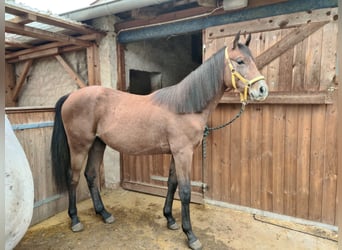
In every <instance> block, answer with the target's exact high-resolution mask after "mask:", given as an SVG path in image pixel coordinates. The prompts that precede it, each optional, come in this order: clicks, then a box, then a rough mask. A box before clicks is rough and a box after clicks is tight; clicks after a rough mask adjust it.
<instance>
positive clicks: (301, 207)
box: [296, 105, 312, 218]
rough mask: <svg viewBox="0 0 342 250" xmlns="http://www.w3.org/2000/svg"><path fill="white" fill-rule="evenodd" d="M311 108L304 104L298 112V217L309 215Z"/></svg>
mask: <svg viewBox="0 0 342 250" xmlns="http://www.w3.org/2000/svg"><path fill="white" fill-rule="evenodd" d="M311 109H312V107H311V106H310V105H305V106H302V107H300V108H299V112H298V148H297V175H296V177H297V181H296V183H297V186H296V188H297V197H296V216H297V217H300V218H308V215H309V191H310V189H309V185H310V170H309V169H310V144H311V142H310V141H311Z"/></svg>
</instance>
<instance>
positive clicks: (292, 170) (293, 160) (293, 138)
mask: <svg viewBox="0 0 342 250" xmlns="http://www.w3.org/2000/svg"><path fill="white" fill-rule="evenodd" d="M298 107H300V106H299V105H287V106H286V107H285V109H286V111H285V112H286V120H285V138H284V144H285V146H284V213H285V214H287V215H290V216H294V217H295V216H296V194H297V192H296V191H297V190H296V175H297V173H296V171H297V150H298V149H297V143H298V142H297V137H298V128H297V127H298Z"/></svg>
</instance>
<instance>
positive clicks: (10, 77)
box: [5, 63, 17, 107]
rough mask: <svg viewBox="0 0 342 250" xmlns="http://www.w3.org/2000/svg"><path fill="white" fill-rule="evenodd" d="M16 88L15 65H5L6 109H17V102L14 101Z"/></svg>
mask: <svg viewBox="0 0 342 250" xmlns="http://www.w3.org/2000/svg"><path fill="white" fill-rule="evenodd" d="M14 88H15V72H14V67H13V64H10V63H5V107H15V106H17V102H15V101H13V99H12V97H13V92H14Z"/></svg>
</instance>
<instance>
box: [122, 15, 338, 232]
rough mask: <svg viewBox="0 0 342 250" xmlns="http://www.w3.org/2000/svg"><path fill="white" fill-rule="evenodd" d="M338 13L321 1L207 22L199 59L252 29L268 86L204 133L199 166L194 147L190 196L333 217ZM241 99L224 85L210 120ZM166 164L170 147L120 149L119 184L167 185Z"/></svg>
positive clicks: (158, 190)
mask: <svg viewBox="0 0 342 250" xmlns="http://www.w3.org/2000/svg"><path fill="white" fill-rule="evenodd" d="M336 20H337V9H321V10H314V11H308V12H301V13H294V14H289V15H284V16H276V17H270V18H265V19H258V20H253V21H248V22H241V23H234V24H227V25H222V26H217V27H211V28H208V29H206V30H205V31H204V32H203V43H204V51H205V52H204V60H205V59H207V58H209V57H210V56H211V55H212V54H213V53H215V52H216V51H217V50H218V49H220V48H221V47H223V46H225V45H227V44H232V43H231V42H232V40H233V38H234V36H235V34H236V33H237V32H238V31H239V30H241V31H242V32H244V31H247V32H251V33H252V41H251V45H250V48H251V51H252V52H253V54H254V56H255V59H256V62H257V64H258V66H259V67H260V69H261V72H262V74H263V75H264V76H265V78H266V80H267V82H268V85H269V87H270V96H269V97H268V99H267V100H266V101H265V102H263V103H262V104H261V103H250V104H249V105H248V106H247V108H246V111H245V113H244V114H243V115H242V117H241V118H240V119H238V120H237V121H235V122H234V123H233V124H232V125H231V126H229V127H228V128H225V129H222V130H219V131H215V132H213V133H211V134H210V135H209V137H208V143H207V144H208V145H207V149H206V151H207V152H206V153H207V158H206V160H205V162H204V164H203V166H204V168H202V155H201V154H202V153H201V149H200V148H199V149H198V150H197V152H196V154H195V156H194V162H193V168H192V180H193V181H195V182H194V183H193V184H194V185H193V191H194V192H195V194H196V196H195V197H196V198H194V199H193V200H196V201H200V200H201V198H202V199H203V198H205V199H210V200H218V201H223V202H227V203H232V204H237V205H241V206H247V207H251V208H257V209H261V210H265V211H270V212H275V213H279V214H284V215H290V216H294V217H298V218H304V219H308V220H313V221H317V222H323V223H327V224H333V225H336V223H337V221H336V204H337V201H336V200H337V198H336V197H337V191H336V186H337V140H336V131H337V125H336V122H337V121H336V120H337V119H336V118H337V107H336V91H335V90H336V88H337V83H336V80H335V75H336V45H337V44H336V39H337V23H336ZM239 109H240V104H239V98H238V95H237V93H227V94H225V95H224V97H223V98H222V100H221V103H220V104H219V106H218V107H217V109H216V111H215V112H214V113H213V115H212V117H211V119H210V121H209V125H212V126H216V125H220V124H222V123H224V122H226V121H228V120H229V119H231V118H232V117H233V116H234V115H235V114H236V113H237V112H239ZM168 168H169V158H168V156H160V155H158V156H139V157H134V156H127V155H123V158H122V173H123V175H122V176H123V186H124V187H125V188H128V189H132V190H138V191H142V192H148V193H153V194H159V195H165V184H166V180H167V176H168ZM202 183H204V185H206V187H207V189H206V190H205V192H204V193H203V192H202V191H203V190H202V189H201V186H202ZM198 186H199V187H198ZM192 197H194V195H193V196H192Z"/></svg>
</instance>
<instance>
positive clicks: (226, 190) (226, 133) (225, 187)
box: [214, 105, 235, 202]
mask: <svg viewBox="0 0 342 250" xmlns="http://www.w3.org/2000/svg"><path fill="white" fill-rule="evenodd" d="M221 108H222V109H221V114H222V118H221V120H222V123H224V122H227V119H229V118H230V117H233V116H234V115H235V114H233V113H232V109H227V108H225V107H224V106H223V107H222V105H221ZM222 123H221V124H222ZM221 130H222V133H221V136H222V137H221V139H220V141H219V142H218V143H219V144H220V145H221V146H220V147H221V150H220V152H219V154H220V155H221V165H222V175H221V201H227V202H228V201H230V199H231V193H230V186H231V155H230V148H231V147H234V146H235V145H232V144H231V139H230V138H231V127H230V126H228V127H225V128H223V129H221ZM222 142H224V143H222ZM214 154H217V152H215V151H214Z"/></svg>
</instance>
